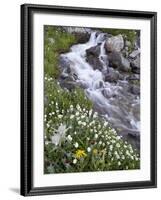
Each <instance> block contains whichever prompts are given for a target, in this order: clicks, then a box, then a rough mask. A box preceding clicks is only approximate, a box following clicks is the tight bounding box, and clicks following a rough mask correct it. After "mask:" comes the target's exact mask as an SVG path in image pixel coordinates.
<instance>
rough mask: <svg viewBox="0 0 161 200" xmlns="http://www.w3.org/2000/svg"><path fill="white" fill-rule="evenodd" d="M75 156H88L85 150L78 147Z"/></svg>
mask: <svg viewBox="0 0 161 200" xmlns="http://www.w3.org/2000/svg"><path fill="white" fill-rule="evenodd" d="M75 156H76V158H78V159H79V158H83V157H86V156H87V154H86V153H85V151H84V150H81V149H78V150H77V151H76V153H75Z"/></svg>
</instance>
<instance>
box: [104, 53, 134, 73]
mask: <svg viewBox="0 0 161 200" xmlns="http://www.w3.org/2000/svg"><path fill="white" fill-rule="evenodd" d="M108 59H109V63H110V65H111V67H113V68H118V69H119V70H121V71H124V72H128V71H130V62H129V61H128V60H127V59H126V58H124V57H123V56H122V54H121V53H119V52H116V51H114V52H111V53H109V54H108Z"/></svg>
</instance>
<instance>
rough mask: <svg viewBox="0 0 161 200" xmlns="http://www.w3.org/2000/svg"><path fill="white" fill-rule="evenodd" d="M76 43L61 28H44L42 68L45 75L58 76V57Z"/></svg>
mask: <svg viewBox="0 0 161 200" xmlns="http://www.w3.org/2000/svg"><path fill="white" fill-rule="evenodd" d="M74 43H76V37H75V36H74V35H72V34H70V33H67V32H66V31H64V30H63V29H62V27H54V26H44V68H45V74H47V75H49V76H51V77H55V78H57V77H58V76H59V73H60V72H59V66H58V65H59V55H60V53H63V52H66V51H67V50H69V48H70V46H71V45H73V44H74Z"/></svg>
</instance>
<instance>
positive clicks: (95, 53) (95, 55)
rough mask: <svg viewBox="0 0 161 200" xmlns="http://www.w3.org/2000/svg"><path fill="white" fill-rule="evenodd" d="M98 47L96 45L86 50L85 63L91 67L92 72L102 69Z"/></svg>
mask: <svg viewBox="0 0 161 200" xmlns="http://www.w3.org/2000/svg"><path fill="white" fill-rule="evenodd" d="M99 55H100V45H96V46H94V47H91V48H89V49H87V50H86V61H87V62H88V63H89V64H90V65H91V66H92V67H93V69H94V70H96V69H99V70H100V71H101V70H102V69H103V64H102V63H101V61H100V59H99Z"/></svg>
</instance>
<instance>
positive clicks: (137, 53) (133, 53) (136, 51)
mask: <svg viewBox="0 0 161 200" xmlns="http://www.w3.org/2000/svg"><path fill="white" fill-rule="evenodd" d="M139 54H140V51H139V50H138V49H137V50H134V51H133V52H132V53H131V54H130V55H129V57H130V58H132V59H134V58H136V56H138V55H139Z"/></svg>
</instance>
